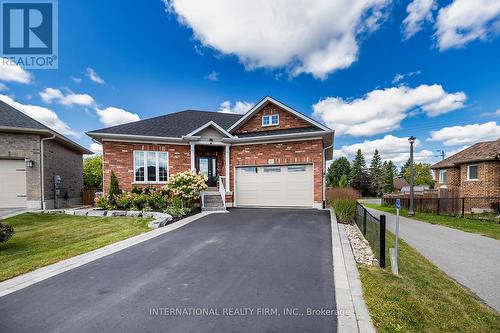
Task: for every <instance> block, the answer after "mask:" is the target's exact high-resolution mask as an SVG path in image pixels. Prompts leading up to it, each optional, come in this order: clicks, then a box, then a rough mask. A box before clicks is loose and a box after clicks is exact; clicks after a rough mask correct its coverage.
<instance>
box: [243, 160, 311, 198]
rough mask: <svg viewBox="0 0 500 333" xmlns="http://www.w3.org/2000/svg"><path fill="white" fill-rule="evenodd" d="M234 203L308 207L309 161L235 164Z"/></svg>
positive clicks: (309, 189)
mask: <svg viewBox="0 0 500 333" xmlns="http://www.w3.org/2000/svg"><path fill="white" fill-rule="evenodd" d="M236 205H237V206H277V207H279V206H305V207H311V206H312V205H313V167H312V165H309V164H306V165H288V166H287V165H282V166H280V165H273V166H259V167H239V168H236Z"/></svg>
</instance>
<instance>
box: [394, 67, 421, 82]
mask: <svg viewBox="0 0 500 333" xmlns="http://www.w3.org/2000/svg"><path fill="white" fill-rule="evenodd" d="M420 73H422V71H420V70H419V71H414V72H409V73H406V74H401V73H397V74H396V75H394V78H393V79H392V83H393V84H396V83H399V82H401V81H402V80H404V79H405V78H408V77H412V76H415V75H419V74H420Z"/></svg>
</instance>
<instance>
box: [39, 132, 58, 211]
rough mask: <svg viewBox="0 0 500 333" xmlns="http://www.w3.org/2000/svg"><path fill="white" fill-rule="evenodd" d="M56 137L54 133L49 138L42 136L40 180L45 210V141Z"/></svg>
mask: <svg viewBox="0 0 500 333" xmlns="http://www.w3.org/2000/svg"><path fill="white" fill-rule="evenodd" d="M55 138H56V135H55V134H53V135H52V136H51V137H48V138H41V139H40V182H41V185H42V186H41V187H40V195H41V198H40V200H41V207H42V209H43V210H45V208H46V207H45V175H44V167H43V160H44V156H43V142H44V141H48V140H54V139H55Z"/></svg>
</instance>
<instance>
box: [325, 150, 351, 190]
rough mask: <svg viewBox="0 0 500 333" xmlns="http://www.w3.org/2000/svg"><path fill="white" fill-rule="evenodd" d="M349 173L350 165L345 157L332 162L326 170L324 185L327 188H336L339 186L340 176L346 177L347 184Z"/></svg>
mask: <svg viewBox="0 0 500 333" xmlns="http://www.w3.org/2000/svg"><path fill="white" fill-rule="evenodd" d="M350 173H351V164H350V163H349V161H348V160H347V158H345V157H340V158H338V159H336V160H335V161H333V163H332V164H330V167H329V168H328V171H327V173H326V184H327V185H328V186H333V187H337V186H339V182H340V179H341V178H342V176H346V178H347V182H349V179H350Z"/></svg>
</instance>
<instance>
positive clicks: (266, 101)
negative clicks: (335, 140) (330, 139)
mask: <svg viewBox="0 0 500 333" xmlns="http://www.w3.org/2000/svg"><path fill="white" fill-rule="evenodd" d="M269 103H273V104H275V105H277V106H279V107H280V108H282V109H284V110H285V111H288V112H290V113H292V114H293V115H295V116H297V117H299V118H301V119H304V120H305V121H307V122H308V123H310V124H311V125H312V126H315V127H318V128H320V129H322V130H324V131H331V130H332V129H330V128H328V127H326V126H325V125H323V124H321V123H319V122H317V121H316V120H314V119H311V118H309V117H307V116H306V115H304V114H302V113H300V112H298V111H297V110H294V109H292V108H291V107H289V106H288V105H285V104H283V103H281V102H280V101H278V100H276V99H274V98H272V97H271V96H266V97H264V98H263V99H262V100H261V101H260V102H259V103H257V104H255V105H254V106H253V107H252V108H251V109H250V110H249V111H248V112H247V113H245V114H244V115H243V117H241V118H240V119H239V120H238V121H236V122H235V123H234V124H233V125H232V126H231V127H230V128H229V129H228V132H229V133H233V132H234V131H235V130H237V129H238V128H239V127H241V126H242V125H243V124H244V123H245V122H246V121H247V120H249V119H250V118H251V117H252V116H253V115H254V114H256V113H257V112H259V111H260V110H261V109H262V108H264V107H265V106H266V105H267V104H269Z"/></svg>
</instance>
